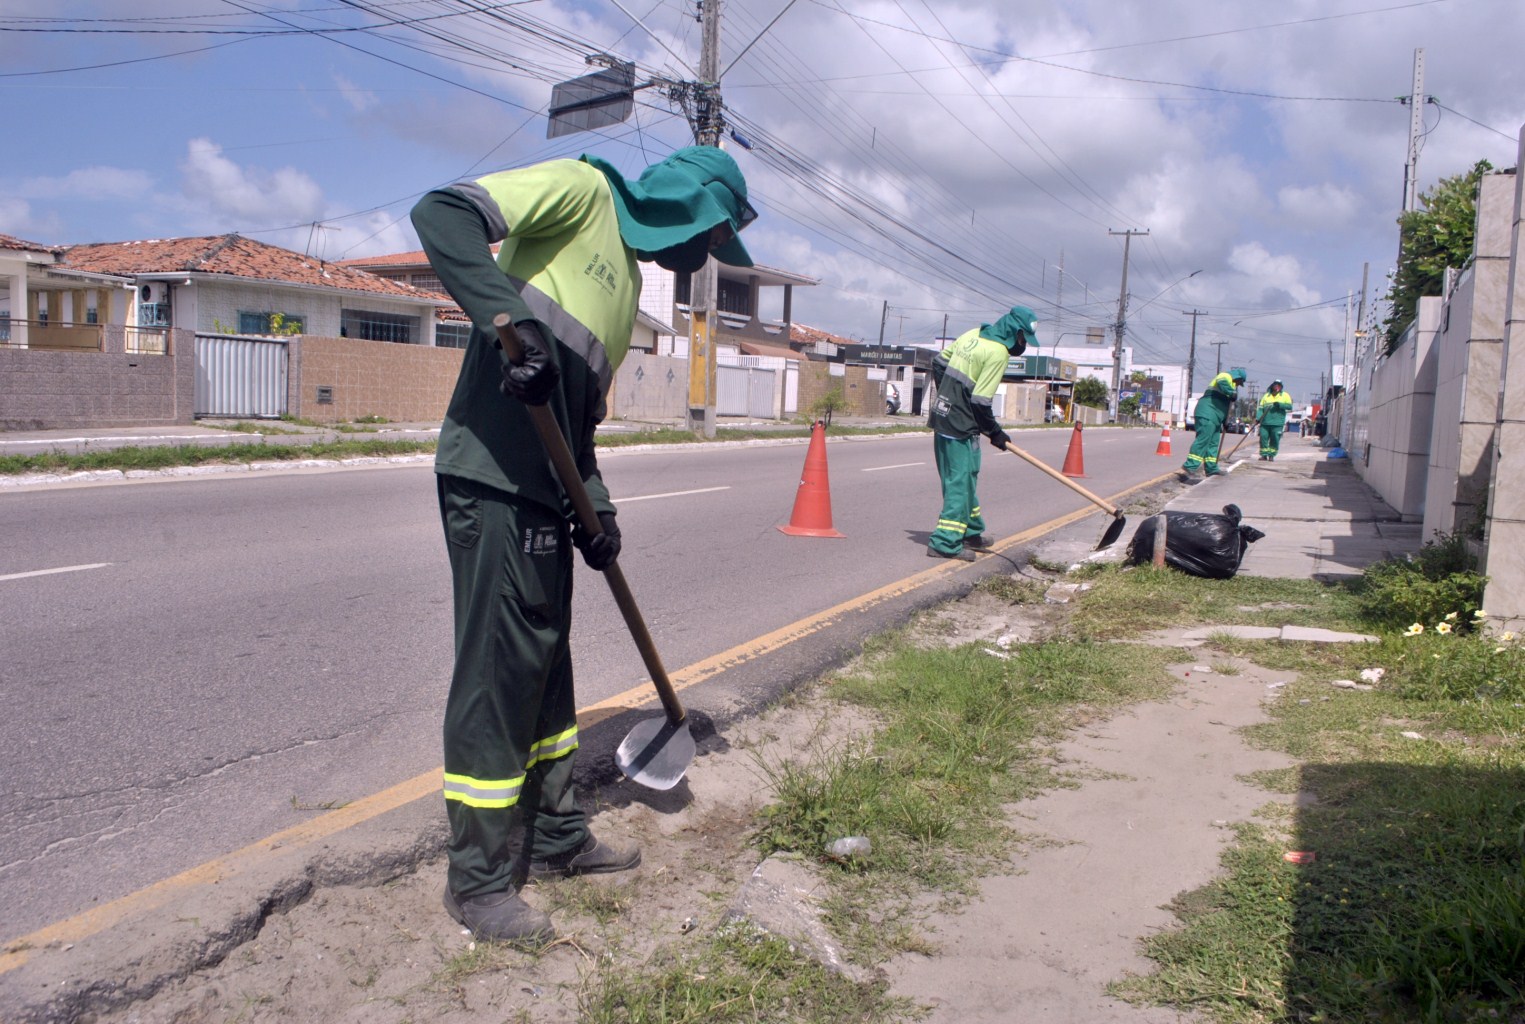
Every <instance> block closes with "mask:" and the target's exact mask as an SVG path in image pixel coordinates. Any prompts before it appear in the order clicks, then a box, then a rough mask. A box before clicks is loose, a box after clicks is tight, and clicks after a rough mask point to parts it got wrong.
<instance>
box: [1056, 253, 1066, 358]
mask: <svg viewBox="0 0 1525 1024" xmlns="http://www.w3.org/2000/svg"><path fill="white" fill-rule="evenodd" d="M1062 333H1064V250H1063V249H1060V250H1059V287H1058V289H1057V290H1056V291H1055V293H1054V337H1055V338H1057V337H1059V335H1061V334H1062Z"/></svg>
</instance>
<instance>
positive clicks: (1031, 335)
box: [980, 306, 1038, 356]
mask: <svg viewBox="0 0 1525 1024" xmlns="http://www.w3.org/2000/svg"><path fill="white" fill-rule="evenodd" d="M1037 323H1038V318H1037V316H1036V315H1035V314H1034V313H1033V311H1032V310H1030V309H1028V308H1027V307H1026V306H1012V307H1011V312H1010V313H1007V314H1006V315H1005V316H1003V317H1001V319H999V320H997V321H996V322H995V323H993V324H980V337H982V338H989V339H990V340H991V341H999V342H1000V343H1001V344H1002V345H1005V346H1006V347H1007V349H1009V350H1010V351H1011V353H1012V354H1013V355H1018V356H1019V355H1021V354H1022V351H1023V349H1025V348H1027V346H1028V345H1032V346H1033V347H1034V348H1037V347H1038V335H1037V333H1036V332H1035V330H1034V327H1035V326H1036V325H1037Z"/></svg>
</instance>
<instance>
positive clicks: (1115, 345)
mask: <svg viewBox="0 0 1525 1024" xmlns="http://www.w3.org/2000/svg"><path fill="white" fill-rule="evenodd" d="M1107 234H1109V235H1122V236H1123V286H1122V289H1121V291H1120V292H1119V294H1118V296H1117V327H1116V338H1115V340H1114V341H1113V342H1112V393H1111V394H1110V395H1109V396H1107V397H1108V400H1109V401H1108V409H1109V410H1110V412H1111V413H1112V416H1113V417H1114V418H1115V417H1116V416H1117V399H1118V396H1119V395H1120V394H1121V393H1122V383H1123V382H1122V375H1123V332H1124V331H1125V330H1126V328H1127V317H1128V248H1129V246H1131V245H1132V244H1133V236H1134V235H1147V234H1149V232H1148V231H1134V230H1133V229H1131V228H1130V229H1128V230H1127V231H1108V232H1107Z"/></svg>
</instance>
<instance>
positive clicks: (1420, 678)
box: [1382, 616, 1525, 703]
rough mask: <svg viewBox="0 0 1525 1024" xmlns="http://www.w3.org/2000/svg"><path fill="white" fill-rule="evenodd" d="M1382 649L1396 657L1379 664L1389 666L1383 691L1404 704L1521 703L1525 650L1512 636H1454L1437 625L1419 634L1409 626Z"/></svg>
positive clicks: (1448, 625) (1449, 629)
mask: <svg viewBox="0 0 1525 1024" xmlns="http://www.w3.org/2000/svg"><path fill="white" fill-rule="evenodd" d="M1459 618H1460V616H1458V619H1459ZM1414 625H1415V626H1421V627H1422V626H1423V623H1415V624H1414ZM1384 647H1385V648H1387V650H1386V651H1384V653H1391V650H1392V648H1395V647H1396V648H1398V653H1397V654H1396V656H1394V657H1386V658H1383V659H1382V660H1383V662H1384V664H1386V665H1387V666H1389V668H1388V674H1387V675H1386V676H1384V677H1383V680H1382V683H1383V688H1384V689H1388V690H1392V691H1393V692H1394V693H1396V694H1398V696H1400V697H1403V698H1405V699H1407V700H1478V701H1485V700H1498V701H1509V702H1511V703H1515V702H1521V701H1525V649H1522V647H1521V645H1520V642H1519V640H1518V639H1517V638H1516V637H1515V635H1514V634H1513V633H1504V634H1502V635H1501V636H1496V637H1495V636H1489V635H1487V634H1484V633H1481V632H1474V633H1471V634H1470V635H1463V636H1458V635H1457V634H1456V631H1455V629H1454V627H1451V623H1449V622H1447V621H1445V620H1442V621H1441V622H1440V623H1437V624H1436V625H1434V626H1431V627H1429V628H1425V629H1423V630H1422V631H1421V630H1420V629H1415V628H1414V627H1413V626H1411V627H1410V628H1409V631H1408V632H1406V633H1405V634H1404V635H1403V636H1402V637H1397V638H1394V639H1390V640H1388V641H1386V642H1385V643H1384Z"/></svg>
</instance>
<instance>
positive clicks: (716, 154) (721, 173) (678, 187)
mask: <svg viewBox="0 0 1525 1024" xmlns="http://www.w3.org/2000/svg"><path fill="white" fill-rule="evenodd" d="M582 159H583V161H584V162H585V163H588V164H591V165H592V166H593V167H596V168H598V170H600V171H602V172H603V175H604V177H605V178H608V179H609V190H610V191H611V192H612V193H613V194H614V208H615V210H616V211H617V213H618V214H619V221H620V237H621V238H623V239H624V241H625V244H626V245H628V246H630V248H632V249H634V250H636V251H637V252H641V253H656V252H661V251H663V250H667V249H674V248H676V247H678V246H681V245H683V244H684V243H685V242H688V241H690V240H692V239H693V238H694V237H695V236H696V235H699V234H701V233H703V232H706V231H709V230H710V229H711V228H713V227H715V226H716V225H718V224H729V225H730V226H731V230H732V231H733V232H735V233H736V235H735V237H733V238H732V239H731V240H730V241H728V242H726V243H725V244H724V245H722V246H720V247H719V248H717V249H715V250H714V252H712V253H711V254H710V255H712V256H714V257H715V258H716V259H717V260H719V261H720V262H721V263H728V264H730V265H731V266H733V267H750V266H752V257H751V256H750V255H748V254H747V250H746V246H744V245H742V244H741V237H740V235H741V230H742V229H743V228H745V227H746V226H747V225H748V224H750V223H752V221H754V220H756V219H757V211H756V210H754V209H753V208H752V204H751V203H749V202H747V182H746V179H745V178H743V177H742V175H741V168H739V167H737V166H736V161H735V160H733V159H732V158H731V155H730V154H729V153H727V152H725V150H722V149H716V148H714V147H713V146H688V147H686V148H684V149H680V150H678V151H677V152H676V153H674V154H673V155H672V156H670V157H668V158H667V159H666V160H663V161H662V162H661V163H659V164H653V165H652V166H650V167H648V168H646V170H645V171H643V172H642V173H641V176H640V178H639V179H637V180H635V181H628V180H626V178H625V176H624V175H622V174H620V172H619V171H617V170H615V169H614V166H613V165H612V164H610V163H609V162H608V161H607V160H602V159H600V158H599V157H596V156H588V155H587V154H584V155H583V158H582Z"/></svg>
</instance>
